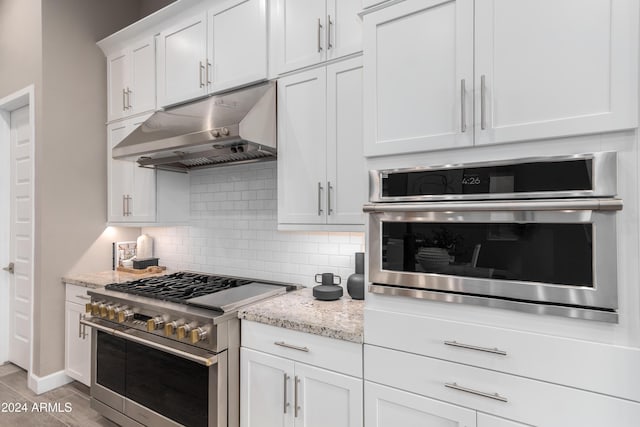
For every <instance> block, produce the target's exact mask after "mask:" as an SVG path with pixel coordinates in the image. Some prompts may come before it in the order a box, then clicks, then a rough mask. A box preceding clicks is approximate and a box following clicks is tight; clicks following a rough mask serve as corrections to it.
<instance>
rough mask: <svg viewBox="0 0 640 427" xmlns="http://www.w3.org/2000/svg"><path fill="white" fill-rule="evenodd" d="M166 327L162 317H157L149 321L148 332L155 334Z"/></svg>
mask: <svg viewBox="0 0 640 427" xmlns="http://www.w3.org/2000/svg"><path fill="white" fill-rule="evenodd" d="M163 325H164V319H163V318H162V316H155V317H153V318H151V319H149V320H147V331H149V332H153V331H155V330H157V329H160V328H162V326H163Z"/></svg>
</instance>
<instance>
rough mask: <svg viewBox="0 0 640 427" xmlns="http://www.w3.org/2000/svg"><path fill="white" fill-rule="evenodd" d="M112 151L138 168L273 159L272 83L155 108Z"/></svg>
mask: <svg viewBox="0 0 640 427" xmlns="http://www.w3.org/2000/svg"><path fill="white" fill-rule="evenodd" d="M112 155H113V158H114V159H125V160H135V161H137V162H138V164H140V166H143V167H154V168H158V169H165V170H174V171H182V172H184V171H188V170H189V169H195V168H204V167H212V166H218V165H226V164H230V163H250V162H257V161H264V160H273V159H275V157H276V83H275V82H268V83H262V84H259V85H255V86H251V87H247V88H243V89H240V90H236V91H233V92H228V93H224V94H219V95H214V96H211V97H209V98H206V99H203V100H199V101H195V102H191V103H188V104H183V105H179V106H177V107H173V108H170V109H167V110H165V111H158V112H156V113H154V114H153V115H152V116H151V117H149V118H148V119H147V120H146V121H145V122H144V123H142V124H141V125H140V126H139V127H138V128H137V129H136V130H134V131H133V132H132V133H131V134H130V135H129V136H127V137H126V138H125V139H124V140H122V142H120V143H119V144H118V145H116V146H115V147H113V151H112Z"/></svg>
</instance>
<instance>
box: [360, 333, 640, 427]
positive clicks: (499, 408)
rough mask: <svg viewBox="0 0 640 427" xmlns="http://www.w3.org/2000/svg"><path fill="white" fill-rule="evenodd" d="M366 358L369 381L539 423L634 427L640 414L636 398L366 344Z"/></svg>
mask: <svg viewBox="0 0 640 427" xmlns="http://www.w3.org/2000/svg"><path fill="white" fill-rule="evenodd" d="M364 360H365V363H364V375H365V382H366V381H372V382H375V383H380V384H385V385H390V386H392V387H396V388H399V389H403V390H407V391H410V392H413V393H417V394H420V395H423V396H428V397H430V398H434V399H438V400H443V401H446V402H450V403H453V404H456V405H460V406H464V407H468V408H474V409H476V410H477V411H479V412H484V413H487V414H492V415H496V416H499V417H504V418H507V419H512V420H518V421H519V422H523V423H527V424H532V425H535V426H544V427H565V426H569V425H571V426H581V427H591V426H593V427H601V426H604V425H612V426H613V425H615V426H617V427H623V426H625V427H626V426H628V427H632V426H636V425H637V420H638V419H639V418H638V417H640V404H638V403H635V402H630V401H628V400H623V399H616V398H613V397H609V396H604V395H601V394H596V393H590V392H587V391H583V390H578V389H573V388H569V387H563V386H558V385H554V384H549V383H545V382H542V381H536V380H530V379H526V378H522V377H517V376H515V375H508V374H502V373H499V372H495V371H490V370H487V369H480V368H475V367H472V366H466V365H461V364H458V363H451V362H446V361H443V360H438V359H432V358H430V357H424V356H417V355H414V354H409V353H403V352H399V351H395V350H389V349H383V348H380V347H375V346H370V345H365V346H364ZM592 368H594V367H592ZM607 368H610V367H608V366H607V367H604V366H603V367H602V369H607Z"/></svg>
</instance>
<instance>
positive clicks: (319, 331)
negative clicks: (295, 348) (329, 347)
mask: <svg viewBox="0 0 640 427" xmlns="http://www.w3.org/2000/svg"><path fill="white" fill-rule="evenodd" d="M284 307H286V309H284ZM292 307H295V308H297V309H292ZM363 308H364V301H356V300H352V299H351V298H349V297H348V296H344V297H342V298H341V299H339V300H337V301H319V300H316V299H315V298H314V297H313V296H312V291H311V289H309V288H305V289H300V290H297V291H294V292H289V293H287V294H285V295H280V296H276V297H273V298H269V299H267V300H264V301H260V302H257V303H255V304H251V305H249V306H246V307H243V308H241V309H240V310H239V311H238V318H240V319H241V320H248V321H252V322H258V323H263V324H267V325H271V326H276V327H279V328H284V329H291V330H294V331H299V332H305V333H309V334H313V335H320V336H323V337H327V338H334V339H339V340H342V341H349V342H353V343H357V344H362V343H363V342H364V333H363V323H364V322H363Z"/></svg>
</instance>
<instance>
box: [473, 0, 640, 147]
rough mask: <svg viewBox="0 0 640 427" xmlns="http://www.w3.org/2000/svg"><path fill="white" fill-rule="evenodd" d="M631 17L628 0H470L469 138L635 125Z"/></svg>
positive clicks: (505, 138) (497, 139)
mask: <svg viewBox="0 0 640 427" xmlns="http://www.w3.org/2000/svg"><path fill="white" fill-rule="evenodd" d="M637 16H638V2H637V1H633V0H616V1H610V0H592V1H589V2H588V6H587V5H585V2H584V1H581V0H540V1H532V2H514V1H512V0H484V1H480V2H476V21H475V26H476V39H475V40H476V52H475V54H476V56H475V57H476V76H475V79H476V82H475V84H476V143H478V144H492V143H501V142H509V141H520V140H531V139H539V138H550V137H559V136H566V135H572V134H584V133H593V132H606V131H612V130H617V129H624V128H631V127H636V126H637V119H638V114H637V105H638V90H637V80H638V79H637V77H638V66H637V60H638V55H637V52H638V28H637V27H638V25H637ZM631 17H635V18H631ZM483 81H484V90H483V91H482V92H484V96H481V86H482V83H483Z"/></svg>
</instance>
